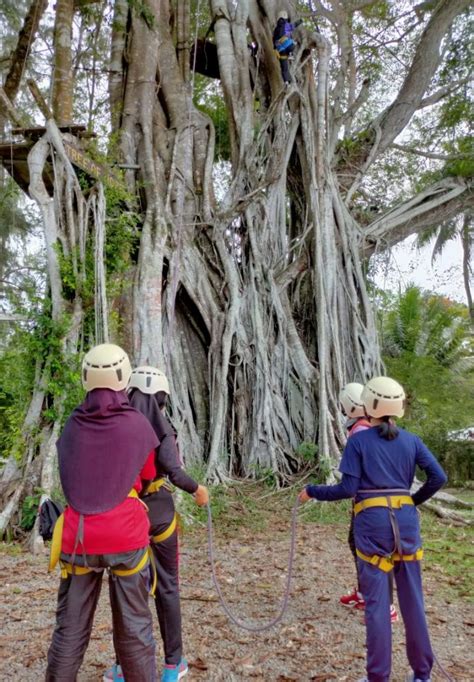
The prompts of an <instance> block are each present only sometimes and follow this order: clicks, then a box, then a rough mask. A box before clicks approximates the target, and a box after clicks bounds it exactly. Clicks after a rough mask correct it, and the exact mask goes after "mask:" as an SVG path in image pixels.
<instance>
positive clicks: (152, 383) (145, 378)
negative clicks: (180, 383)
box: [128, 365, 170, 395]
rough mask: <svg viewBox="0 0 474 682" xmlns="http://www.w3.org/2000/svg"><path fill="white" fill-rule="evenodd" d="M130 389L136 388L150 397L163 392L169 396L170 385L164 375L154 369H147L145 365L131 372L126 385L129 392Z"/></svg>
mask: <svg viewBox="0 0 474 682" xmlns="http://www.w3.org/2000/svg"><path fill="white" fill-rule="evenodd" d="M131 388H138V390H139V391H141V392H142V393H148V394H150V395H152V394H154V393H158V391H163V393H166V394H167V395H169V394H170V385H169V383H168V379H167V378H166V374H164V373H163V372H162V371H161V370H160V369H157V368H156V367H148V366H146V365H143V366H142V367H136V368H135V369H134V370H133V371H132V376H131V377H130V382H129V384H128V389H129V390H130V389H131Z"/></svg>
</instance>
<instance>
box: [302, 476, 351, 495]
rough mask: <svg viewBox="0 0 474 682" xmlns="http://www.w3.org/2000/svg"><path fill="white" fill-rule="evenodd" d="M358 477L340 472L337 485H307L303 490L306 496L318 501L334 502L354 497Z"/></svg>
mask: <svg viewBox="0 0 474 682" xmlns="http://www.w3.org/2000/svg"><path fill="white" fill-rule="evenodd" d="M359 481H360V479H359V478H357V477H356V476H351V475H350V474H342V480H341V481H340V483H337V485H307V486H306V488H305V490H306V493H307V494H308V497H311V498H313V499H315V500H319V501H320V502H334V501H335V500H344V499H346V498H348V497H354V496H355V494H356V492H357V491H358V489H359Z"/></svg>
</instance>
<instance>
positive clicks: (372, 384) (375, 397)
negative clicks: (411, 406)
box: [361, 377, 405, 418]
mask: <svg viewBox="0 0 474 682" xmlns="http://www.w3.org/2000/svg"><path fill="white" fill-rule="evenodd" d="M361 399H362V402H363V404H364V407H365V411H366V412H367V414H368V415H369V416H371V417H376V418H380V417H403V415H404V413H405V391H404V390H403V387H402V386H400V384H399V383H398V381H395V379H390V378H389V377H374V378H373V379H371V380H370V381H368V382H367V383H366V385H365V386H364V390H363V391H362V396H361Z"/></svg>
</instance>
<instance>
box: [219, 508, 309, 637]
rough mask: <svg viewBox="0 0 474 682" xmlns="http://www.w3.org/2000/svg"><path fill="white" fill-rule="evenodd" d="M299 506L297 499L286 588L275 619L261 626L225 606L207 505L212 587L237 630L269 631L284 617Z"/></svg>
mask: <svg viewBox="0 0 474 682" xmlns="http://www.w3.org/2000/svg"><path fill="white" fill-rule="evenodd" d="M299 505H300V501H299V498H296V501H295V504H294V506H293V511H292V513H291V530H290V551H289V554H288V570H287V576H286V587H285V592H284V595H283V599H282V601H281V606H280V611H279V612H278V614H277V615H276V616H275V618H273V619H272V620H271V621H269V622H268V623H264V624H263V625H252V624H251V623H246V622H244V621H242V620H239V619H238V618H237V617H236V616H234V614H233V613H232V611H231V609H230V606H229V605H228V604H227V602H226V600H225V598H224V595H223V594H222V590H221V587H220V585H219V580H218V579H217V574H216V567H215V556H214V540H213V530H212V512H211V506H210V504H208V505H207V546H208V555H209V563H210V565H211V573H212V582H213V583H214V587H215V588H216V592H217V594H218V596H219V601H220V603H221V605H222V608H223V609H224V611H225V613H226V615H227V617H228V618H229V620H230V621H231V622H232V623H233V624H234V625H236V626H237V627H239V628H242V629H243V630H248V631H249V632H265V630H270V628H273V627H275V625H278V623H279V622H280V621H281V620H282V618H283V616H284V615H285V612H286V609H287V607H288V601H289V598H290V591H291V578H292V574H293V561H294V558H295V544H296V520H297V511H298V507H299Z"/></svg>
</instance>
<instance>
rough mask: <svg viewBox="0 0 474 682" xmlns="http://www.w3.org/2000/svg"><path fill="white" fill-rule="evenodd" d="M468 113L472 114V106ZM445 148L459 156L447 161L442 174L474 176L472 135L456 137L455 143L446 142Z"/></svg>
mask: <svg viewBox="0 0 474 682" xmlns="http://www.w3.org/2000/svg"><path fill="white" fill-rule="evenodd" d="M470 113H471V115H473V116H474V111H473V110H472V107H471V112H470ZM445 149H446V151H447V152H448V153H450V154H453V155H458V156H460V157H461V158H459V159H453V160H452V161H448V162H447V163H446V165H445V167H444V169H443V175H444V176H445V177H447V176H454V177H463V178H472V177H473V176H474V136H473V135H465V136H464V137H461V138H458V139H457V140H456V142H455V143H453V144H449V145H448V144H446V145H445Z"/></svg>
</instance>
